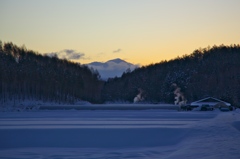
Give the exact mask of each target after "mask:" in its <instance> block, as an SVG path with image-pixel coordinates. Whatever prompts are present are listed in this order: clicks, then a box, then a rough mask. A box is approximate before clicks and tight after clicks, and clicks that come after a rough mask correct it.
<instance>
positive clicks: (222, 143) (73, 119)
mask: <svg viewBox="0 0 240 159" xmlns="http://www.w3.org/2000/svg"><path fill="white" fill-rule="evenodd" d="M239 147H240V111H239V109H237V110H236V111H232V112H220V111H217V110H215V111H209V112H201V111H191V112H178V111H176V110H95V111H90V110H35V111H22V112H0V158H12V159H13V158H24V159H28V158H52V159H55V158H72V159H73V158H76V159H77V158H83V159H105V158H114V159H122V158H128V159H130V158H137V159H155V158H156V159H159V158H161V159H176V158H177V159H179V158H184V159H192V158H204V159H215V158H216V159H226V158H228V159H239V158H240V149H239Z"/></svg>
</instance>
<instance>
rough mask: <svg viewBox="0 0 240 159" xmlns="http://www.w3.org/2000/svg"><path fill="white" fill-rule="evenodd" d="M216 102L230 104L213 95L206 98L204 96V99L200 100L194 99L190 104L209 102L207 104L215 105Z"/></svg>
mask: <svg viewBox="0 0 240 159" xmlns="http://www.w3.org/2000/svg"><path fill="white" fill-rule="evenodd" d="M217 103H224V104H226V105H227V106H230V105H231V104H230V103H227V102H225V101H222V100H220V99H217V98H213V97H207V98H204V99H201V100H198V101H195V102H192V103H191V105H200V104H201V105H202V104H209V105H215V104H217Z"/></svg>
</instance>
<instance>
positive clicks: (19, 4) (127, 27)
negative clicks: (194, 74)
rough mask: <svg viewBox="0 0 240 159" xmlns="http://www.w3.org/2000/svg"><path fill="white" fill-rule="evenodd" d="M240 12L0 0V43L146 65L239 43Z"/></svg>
mask: <svg viewBox="0 0 240 159" xmlns="http://www.w3.org/2000/svg"><path fill="white" fill-rule="evenodd" d="M239 8H240V0H38V1H37V0H0V40H2V42H9V41H11V42H13V43H14V44H17V45H23V44H24V45H25V46H26V47H27V48H28V49H31V50H34V51H37V52H39V53H57V52H59V53H61V52H64V51H65V52H66V51H68V52H72V53H73V52H74V53H75V54H79V55H80V56H74V57H79V59H78V60H74V61H77V62H80V63H89V62H92V61H101V62H104V61H107V60H110V59H114V58H122V59H124V60H127V61H128V62H131V63H134V64H141V65H147V64H151V63H157V62H160V61H162V60H169V59H172V58H175V57H177V56H182V55H184V54H190V53H192V52H193V50H195V49H198V48H200V47H202V48H204V47H207V46H213V45H220V44H225V45H230V44H239V43H240V9H239ZM64 57H65V58H68V57H66V56H64ZM72 59H74V58H72Z"/></svg>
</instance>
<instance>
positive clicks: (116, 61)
mask: <svg viewBox="0 0 240 159" xmlns="http://www.w3.org/2000/svg"><path fill="white" fill-rule="evenodd" d="M107 62H114V63H121V62H124V63H128V62H126V61H124V60H122V59H120V58H116V59H112V60H109V61H107Z"/></svg>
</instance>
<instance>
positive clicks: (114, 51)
mask: <svg viewBox="0 0 240 159" xmlns="http://www.w3.org/2000/svg"><path fill="white" fill-rule="evenodd" d="M121 51H122V49H117V50H113V53H119V52H121Z"/></svg>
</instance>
